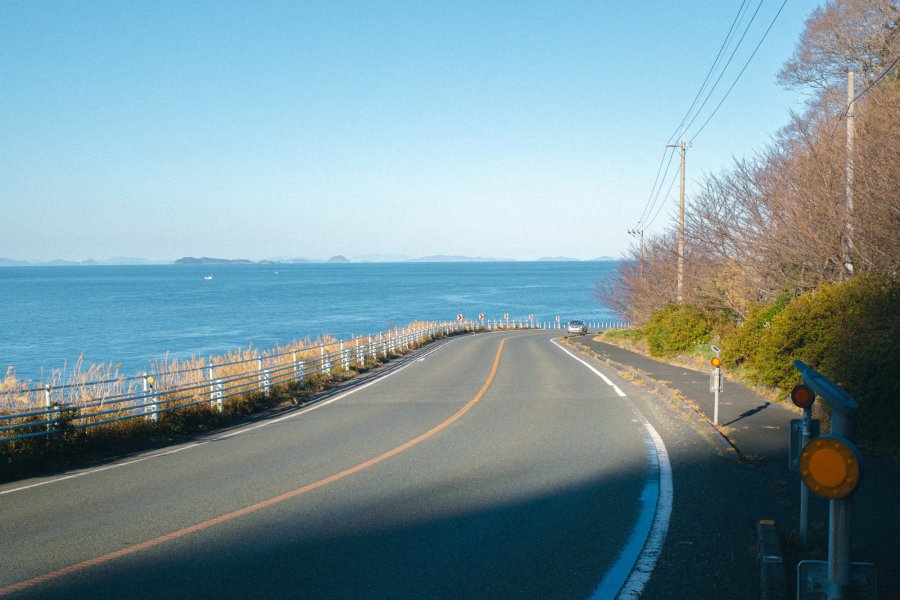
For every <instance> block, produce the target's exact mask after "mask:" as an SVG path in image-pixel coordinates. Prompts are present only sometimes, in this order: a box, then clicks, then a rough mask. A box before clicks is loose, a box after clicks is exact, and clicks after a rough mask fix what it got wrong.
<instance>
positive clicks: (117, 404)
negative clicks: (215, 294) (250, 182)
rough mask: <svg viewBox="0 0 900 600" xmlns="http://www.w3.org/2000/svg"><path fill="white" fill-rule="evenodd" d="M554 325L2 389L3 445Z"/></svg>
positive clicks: (472, 324) (350, 344)
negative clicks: (441, 343) (458, 341)
mask: <svg viewBox="0 0 900 600" xmlns="http://www.w3.org/2000/svg"><path fill="white" fill-rule="evenodd" d="M588 325H589V327H591V328H592V329H613V328H623V327H629V326H630V323H626V322H595V323H590V324H588ZM565 326H566V325H565V323H562V322H559V321H546V322H544V321H533V320H531V321H529V320H513V321H508V320H502V321H501V320H496V321H495V320H488V321H484V320H479V321H469V320H466V321H463V320H458V321H457V322H453V323H441V324H430V325H424V326H421V327H410V328H407V329H403V330H399V329H396V330H391V331H388V332H382V333H378V334H371V335H367V336H365V337H355V338H353V339H351V340H349V341H344V340H339V341H335V342H329V343H323V344H320V345H317V346H312V347H304V348H297V349H291V350H288V351H286V352H272V353H263V354H261V355H257V356H254V357H251V358H242V359H240V360H234V361H230V362H224V361H222V362H215V361H214V360H213V359H210V360H209V361H208V362H207V363H206V364H205V365H203V366H197V367H192V368H186V369H180V370H174V371H169V370H167V369H165V368H164V367H165V364H163V365H162V367H163V369H162V370H159V371H150V372H146V373H144V374H142V375H136V376H131V377H115V378H106V379H96V380H90V381H85V382H80V383H67V384H64V385H55V386H53V385H43V386H38V387H24V388H19V389H13V390H0V406H8V405H11V404H14V402H12V401H11V399H12V398H16V399H17V400H18V401H19V403H20V404H26V405H27V406H26V408H24V409H23V410H15V409H11V410H7V411H6V412H0V442H12V441H16V440H24V439H29V438H36V437H46V436H50V435H54V434H57V433H60V432H62V431H79V430H84V429H88V428H91V427H98V426H101V425H109V424H111V423H116V422H123V421H130V420H133V419H139V418H143V419H146V420H148V421H152V422H157V421H158V420H159V417H160V415H164V414H166V413H169V412H172V411H176V410H182V409H185V408H189V407H192V406H198V405H203V404H208V405H209V407H210V408H211V409H213V410H215V411H218V412H222V411H223V410H224V406H225V401H227V400H228V399H230V398H236V397H238V396H243V395H246V394H249V393H253V392H261V393H263V394H265V395H269V394H270V393H271V390H272V388H273V387H274V386H278V385H282V384H287V383H290V382H300V383H302V382H304V381H306V380H308V379H310V378H312V377H315V376H317V375H322V374H326V375H328V374H331V372H332V371H333V370H339V371H347V370H350V368H351V366H353V365H357V366H359V365H364V364H366V362H367V361H368V360H378V359H380V358H386V357H389V356H391V355H394V354H399V353H402V352H405V351H407V350H409V349H410V348H412V347H415V346H418V345H421V344H423V343H426V342H428V341H432V340H434V339H436V338H439V337H444V336H448V335H452V334H455V333H460V332H464V331H483V330H487V331H495V330H500V329H563V328H565Z"/></svg>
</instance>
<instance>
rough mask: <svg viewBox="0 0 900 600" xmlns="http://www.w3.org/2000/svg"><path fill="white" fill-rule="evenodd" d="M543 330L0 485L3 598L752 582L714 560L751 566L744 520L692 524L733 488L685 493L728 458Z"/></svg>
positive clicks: (702, 586) (696, 587) (679, 591)
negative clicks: (275, 410) (143, 448)
mask: <svg viewBox="0 0 900 600" xmlns="http://www.w3.org/2000/svg"><path fill="white" fill-rule="evenodd" d="M556 335H557V336H558V335H559V333H557V334H556ZM554 337H555V336H553V335H550V334H547V333H545V332H509V333H491V334H479V335H469V336H464V337H457V338H453V339H451V340H449V341H446V342H438V343H436V344H432V345H430V346H428V347H426V348H425V349H423V350H422V351H420V352H419V353H418V354H416V355H415V356H413V357H411V358H409V359H406V360H404V361H403V362H401V363H399V364H397V365H395V366H394V367H392V368H391V369H383V371H384V376H381V377H379V378H374V377H372V378H370V379H369V380H368V381H367V383H366V384H365V385H356V386H355V387H352V388H348V389H347V390H345V391H342V392H341V393H339V394H336V395H335V394H332V395H331V396H330V397H328V398H327V399H323V400H321V401H320V402H318V403H316V404H313V405H311V406H308V407H306V408H303V409H298V410H295V411H291V412H287V413H283V414H281V415H280V416H278V417H275V418H271V419H268V420H266V421H261V422H257V423H252V424H248V425H245V426H243V427H240V428H236V429H233V430H229V431H226V432H218V433H216V434H213V435H210V436H207V437H203V438H199V439H194V440H191V441H189V442H187V443H184V444H181V445H177V446H173V447H170V448H166V449H164V450H157V451H154V452H148V453H146V454H141V455H139V456H136V457H129V458H124V459H121V460H119V461H116V462H113V463H110V464H108V465H104V466H102V467H99V468H98V467H94V468H90V467H87V468H85V469H83V470H78V471H72V472H69V473H67V474H65V475H63V476H61V477H60V476H57V477H55V478H49V477H48V478H42V479H40V478H39V479H33V480H27V481H20V482H16V483H10V484H5V485H3V486H0V507H2V513H0V540H2V542H0V544H2V549H3V553H2V565H0V596H8V597H15V598H19V597H21V598H62V597H71V598H82V597H116V598H188V597H190V598H204V597H216V598H249V597H254V598H275V597H278V598H282V597H298V598H592V597H597V598H602V597H611V596H613V595H614V594H615V593H616V592H617V591H618V590H619V589H620V587H621V586H622V585H625V586H626V588H625V589H626V590H629V591H630V592H633V593H639V592H641V591H643V592H644V597H698V596H696V594H697V593H698V591H703V592H704V595H705V596H706V597H717V594H718V593H719V592H720V591H721V594H722V596H721V597H726V594H727V593H728V592H731V593H730V594H728V597H743V595H744V594H743V592H749V590H748V589H747V587H746V585H747V582H750V581H753V579H752V576H753V574H752V572H751V573H750V574H749V575H748V574H747V573H744V572H741V573H734V574H732V575H731V576H730V580H729V581H723V577H722V575H723V574H722V573H721V569H723V568H725V569H728V568H733V565H734V564H738V565H741V568H744V569H746V570H748V571H752V569H753V565H752V560H746V564H744V561H745V559H747V558H748V557H747V556H746V554H747V548H746V546H747V544H749V545H750V546H751V547H752V535H751V536H748V535H746V531H745V530H749V531H751V532H752V522H744V523H741V531H742V532H743V533H740V534H738V535H736V536H730V534H728V532H720V533H716V534H714V535H704V534H703V531H702V530H703V529H704V528H707V527H708V525H709V524H710V523H716V524H721V521H722V520H723V519H724V520H728V519H729V518H732V519H733V518H743V517H735V514H739V513H735V512H734V511H735V510H736V508H735V504H737V503H739V502H740V501H741V497H742V496H743V490H740V489H738V490H736V491H735V499H734V500H733V503H732V504H731V505H728V506H721V507H719V508H715V507H710V506H709V505H708V502H707V505H706V506H702V507H701V508H702V511H701V510H698V506H697V501H700V502H702V501H703V500H702V498H698V496H696V494H704V493H705V492H706V490H707V489H708V488H709V487H710V486H711V483H709V478H710V477H711V473H713V472H715V470H716V469H718V470H719V472H720V474H722V473H724V476H726V477H728V476H733V475H734V473H733V472H731V471H730V470H731V469H733V468H735V467H733V466H730V465H729V462H728V461H727V460H724V459H722V458H721V457H719V456H718V455H717V452H716V449H715V447H714V445H713V444H711V443H709V442H707V441H705V440H704V439H703V438H702V436H700V435H698V434H697V433H696V432H694V431H692V430H691V426H690V425H689V424H687V423H686V422H682V421H681V420H679V419H676V418H673V415H672V413H671V409H669V408H667V407H664V406H661V405H660V404H659V401H658V400H654V399H652V398H650V397H649V396H648V395H647V394H645V393H644V392H642V391H641V390H640V389H639V388H637V387H636V386H632V385H631V384H629V383H628V382H627V381H624V380H622V379H621V378H619V377H618V375H617V374H615V373H613V372H609V369H608V368H605V367H603V366H600V365H599V363H593V362H590V361H589V360H587V359H584V358H583V357H582V358H581V359H579V358H578V357H576V356H574V355H573V354H574V353H573V354H570V352H572V351H571V350H568V351H567V350H566V349H564V348H562V347H560V346H559V345H558V344H557V343H555V342H554V341H553V338H554ZM582 361H585V362H582ZM604 368H605V369H606V372H605V373H604ZM601 374H602V375H604V376H606V377H607V379H608V381H609V383H607V381H604V379H603V378H601ZM657 430H658V433H657ZM667 444H668V445H669V447H674V448H675V449H676V452H675V456H674V457H673V466H674V470H675V490H676V495H675V509H676V510H675V512H674V513H673V514H672V516H671V519H672V525H671V526H670V522H669V517H670V515H669V514H668V513H669V511H670V510H671V509H672V503H671V500H672V493H671V487H672V474H671V472H670V471H668V468H669V458H668V453H669V452H670V450H669V449H667ZM701 463H709V464H711V465H712V467H711V468H712V469H713V470H712V471H710V470H708V469H702V465H701ZM680 465H684V466H685V469H684V471H683V472H684V475H681V473H682V471H681V470H680ZM729 473H730V474H729ZM680 481H681V482H684V485H686V486H690V487H684V488H681V491H680V490H679V486H680V484H679V482H680ZM658 499H661V501H659V502H658V501H657V500H658ZM679 502H680V503H681V506H682V509H681V510H678V508H679ZM743 520H744V521H747V519H746V518H743ZM750 520H751V521H752V519H750ZM748 525H749V527H748ZM697 528H700V529H701V531H696V529H697ZM673 536H674V539H673ZM723 537H724V538H725V539H730V540H731V541H732V542H733V543H736V544H737V547H736V548H735V547H732V548H731V549H730V550H727V551H724V552H720V553H719V554H718V555H717V556H716V559H715V561H714V562H715V565H716V569H717V571H715V572H713V571H709V570H707V569H706V568H705V566H704V561H705V560H706V559H707V558H708V555H709V553H710V552H712V551H714V549H715V548H716V547H717V546H720V545H721V544H722V543H723V539H722V538H723ZM664 540H666V544H665V549H663V548H662V544H663V541H664ZM686 548H687V549H689V550H690V552H689V553H688V554H687V555H685V553H684V550H685V549H686ZM661 550H664V551H663V552H662V555H661V556H659V554H660V551H661ZM750 551H751V552H752V548H751V550H750ZM750 558H751V559H752V557H750ZM657 559H658V560H657ZM635 561H637V562H638V565H639V567H640V568H638V569H636V570H635V569H634V566H635ZM723 561H724V562H723ZM657 562H658V564H657ZM698 562H699V563H700V567H701V568H702V569H703V572H702V573H701V572H698V564H697V563H698ZM711 564H712V563H711ZM723 564H724V567H723ZM648 580H649V581H648ZM742 584H743V585H744V588H737V589H738V590H742V591H739V592H738V593H734V591H735V589H736V588H735V587H734V586H735V585H738V586H740V585H742ZM748 596H749V593H748Z"/></svg>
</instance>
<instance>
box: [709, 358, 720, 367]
mask: <svg viewBox="0 0 900 600" xmlns="http://www.w3.org/2000/svg"><path fill="white" fill-rule="evenodd" d="M709 363H710V364H711V365H712V366H713V368H716V369H718V368H719V367H721V366H722V359H720V358H719V357H718V356H713V357H712V359H711V360H710V361H709Z"/></svg>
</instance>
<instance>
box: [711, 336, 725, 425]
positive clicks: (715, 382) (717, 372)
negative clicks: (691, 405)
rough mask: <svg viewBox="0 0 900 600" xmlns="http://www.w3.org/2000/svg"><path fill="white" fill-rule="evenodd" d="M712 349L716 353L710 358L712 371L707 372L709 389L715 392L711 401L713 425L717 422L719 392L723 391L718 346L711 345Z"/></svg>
mask: <svg viewBox="0 0 900 600" xmlns="http://www.w3.org/2000/svg"><path fill="white" fill-rule="evenodd" d="M711 348H712V351H713V352H715V353H716V355H715V356H714V357H713V358H712V360H711V361H709V362H710V364H712V366H713V370H712V373H710V374H709V391H710V392H712V393H713V394H715V396H714V403H713V425H718V424H719V392H722V391H724V387H723V383H724V380H723V378H722V359H721V358H719V352H720V350H719V347H718V346H711Z"/></svg>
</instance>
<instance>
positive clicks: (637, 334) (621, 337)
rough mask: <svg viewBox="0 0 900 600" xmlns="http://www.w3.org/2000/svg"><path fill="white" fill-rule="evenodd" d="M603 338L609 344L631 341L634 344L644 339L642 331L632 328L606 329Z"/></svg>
mask: <svg viewBox="0 0 900 600" xmlns="http://www.w3.org/2000/svg"><path fill="white" fill-rule="evenodd" d="M603 337H604V338H605V339H608V340H610V341H611V342H620V341H632V342H636V341H638V340H640V339H641V338H643V337H644V331H643V329H641V328H639V327H634V328H631V329H607V330H606V331H604V332H603Z"/></svg>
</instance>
